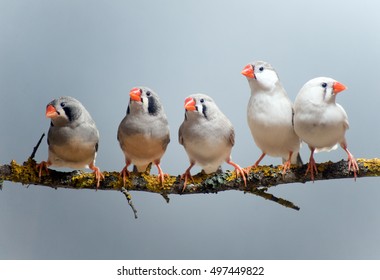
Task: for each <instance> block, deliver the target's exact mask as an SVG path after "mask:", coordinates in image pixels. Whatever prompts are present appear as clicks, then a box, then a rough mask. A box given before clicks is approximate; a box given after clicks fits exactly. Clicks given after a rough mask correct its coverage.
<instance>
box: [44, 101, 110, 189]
mask: <svg viewBox="0 0 380 280" xmlns="http://www.w3.org/2000/svg"><path fill="white" fill-rule="evenodd" d="M45 114H46V117H47V118H50V119H51V122H50V128H49V132H48V139H47V143H48V146H49V148H48V160H47V161H42V162H41V163H39V164H37V169H38V170H39V177H40V178H41V175H42V169H45V170H46V172H47V173H49V171H48V167H49V166H57V167H69V168H72V169H82V168H89V169H91V170H93V171H94V174H95V179H96V181H97V184H96V188H97V189H98V187H99V185H100V180H101V179H104V175H103V174H102V172H101V171H100V169H99V168H98V167H97V166H95V158H96V154H97V151H98V147H99V131H98V129H97V128H96V125H95V122H94V120H93V119H92V118H91V115H90V113H89V112H88V111H87V110H86V108H85V107H84V106H83V105H82V103H80V102H79V101H78V100H77V99H75V98H73V97H70V96H63V97H60V98H57V99H54V100H53V101H51V102H50V103H49V104H47V106H46V113H45Z"/></svg>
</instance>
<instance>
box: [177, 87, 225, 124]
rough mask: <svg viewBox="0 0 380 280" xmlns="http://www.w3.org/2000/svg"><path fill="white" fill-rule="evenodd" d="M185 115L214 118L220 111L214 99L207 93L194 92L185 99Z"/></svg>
mask: <svg viewBox="0 0 380 280" xmlns="http://www.w3.org/2000/svg"><path fill="white" fill-rule="evenodd" d="M185 110H186V112H185V117H186V118H187V117H194V118H199V117H201V118H206V119H208V120H210V119H212V118H214V117H215V116H216V114H217V113H218V112H219V108H218V106H217V105H216V104H215V102H214V100H213V99H212V98H211V97H210V96H208V95H206V94H201V93H197V94H192V95H190V96H188V97H187V98H186V99H185Z"/></svg>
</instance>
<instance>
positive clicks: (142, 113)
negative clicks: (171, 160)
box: [117, 87, 170, 184]
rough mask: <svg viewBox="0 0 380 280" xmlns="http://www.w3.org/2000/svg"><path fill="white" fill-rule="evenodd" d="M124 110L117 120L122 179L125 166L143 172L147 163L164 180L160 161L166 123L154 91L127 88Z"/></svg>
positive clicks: (125, 170)
mask: <svg viewBox="0 0 380 280" xmlns="http://www.w3.org/2000/svg"><path fill="white" fill-rule="evenodd" d="M129 96H130V102H129V105H128V109H127V114H126V116H125V117H124V119H123V120H122V121H121V122H120V125H119V129H118V131H117V139H118V141H119V143H120V147H121V149H122V150H123V152H124V155H125V167H124V168H123V170H122V171H121V174H122V176H123V181H124V183H125V180H126V176H129V172H128V166H129V165H130V164H134V165H135V167H136V169H137V171H138V172H145V171H146V169H147V167H148V165H149V164H150V163H152V162H153V163H154V164H155V165H156V166H157V169H158V174H159V175H158V179H159V181H160V182H161V184H163V183H164V173H163V172H162V169H161V167H160V161H161V158H162V156H163V155H164V153H165V151H166V147H167V146H168V144H169V142H170V134H169V125H168V121H167V118H166V115H165V112H164V108H163V106H162V105H161V102H160V100H159V98H158V95H157V94H156V93H155V92H154V91H153V90H151V89H149V88H147V87H135V88H133V89H132V90H131V91H130V92H129Z"/></svg>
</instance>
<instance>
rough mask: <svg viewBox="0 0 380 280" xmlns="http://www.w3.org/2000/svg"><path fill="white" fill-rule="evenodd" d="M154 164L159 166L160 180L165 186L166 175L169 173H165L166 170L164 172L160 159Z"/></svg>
mask: <svg viewBox="0 0 380 280" xmlns="http://www.w3.org/2000/svg"><path fill="white" fill-rule="evenodd" d="M154 164H155V165H156V166H157V169H158V180H159V181H160V183H161V186H164V180H165V176H168V175H167V174H164V172H162V169H161V166H160V161H159V160H156V161H155V162H154Z"/></svg>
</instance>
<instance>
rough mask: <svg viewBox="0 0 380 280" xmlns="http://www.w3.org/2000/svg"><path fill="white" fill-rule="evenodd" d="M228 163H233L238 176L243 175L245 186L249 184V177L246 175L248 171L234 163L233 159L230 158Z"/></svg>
mask: <svg viewBox="0 0 380 280" xmlns="http://www.w3.org/2000/svg"><path fill="white" fill-rule="evenodd" d="M227 163H228V164H230V165H232V166H233V167H235V172H236V178H238V177H239V176H241V178H242V179H243V181H244V186H247V178H246V175H248V173H247V171H246V170H244V169H243V168H241V167H240V166H239V165H238V164H236V163H234V162H233V161H231V160H228V161H227Z"/></svg>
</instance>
